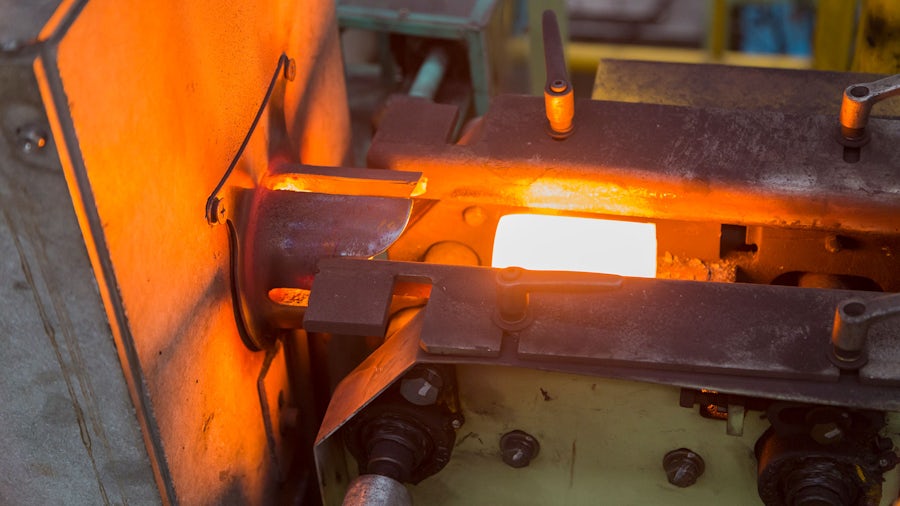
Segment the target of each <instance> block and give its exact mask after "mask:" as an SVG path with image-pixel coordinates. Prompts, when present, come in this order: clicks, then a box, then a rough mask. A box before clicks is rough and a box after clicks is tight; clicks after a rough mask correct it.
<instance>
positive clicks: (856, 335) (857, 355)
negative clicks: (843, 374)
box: [829, 294, 900, 370]
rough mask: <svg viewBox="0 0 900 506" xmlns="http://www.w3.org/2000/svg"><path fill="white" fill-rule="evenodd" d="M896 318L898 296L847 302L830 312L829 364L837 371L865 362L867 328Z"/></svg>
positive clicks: (899, 298)
mask: <svg viewBox="0 0 900 506" xmlns="http://www.w3.org/2000/svg"><path fill="white" fill-rule="evenodd" d="M897 315H900V295H897V294H895V295H889V296H887V297H879V298H876V299H871V300H869V301H864V300H861V299H858V298H853V299H847V300H844V301H842V302H841V303H840V304H838V306H837V309H835V311H834V326H833V327H832V330H831V353H830V354H829V357H831V359H832V362H834V364H835V365H836V366H838V367H840V368H841V369H846V370H856V369H859V368H861V367H862V366H864V365H865V364H866V362H867V361H868V357H867V355H866V340H867V338H868V334H869V327H870V326H871V325H872V324H874V323H877V322H879V321H881V320H884V319H886V318H890V317H893V316H897Z"/></svg>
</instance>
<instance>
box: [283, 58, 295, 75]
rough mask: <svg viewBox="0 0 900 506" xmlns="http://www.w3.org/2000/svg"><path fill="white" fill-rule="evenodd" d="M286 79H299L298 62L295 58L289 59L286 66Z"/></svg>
mask: <svg viewBox="0 0 900 506" xmlns="http://www.w3.org/2000/svg"><path fill="white" fill-rule="evenodd" d="M284 78H285V79H287V80H288V81H293V80H294V79H296V78H297V61H296V60H294V59H293V58H291V59H289V60H288V61H287V63H286V64H285V65H284Z"/></svg>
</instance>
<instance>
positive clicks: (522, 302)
mask: <svg viewBox="0 0 900 506" xmlns="http://www.w3.org/2000/svg"><path fill="white" fill-rule="evenodd" d="M496 280H497V315H496V316H497V318H496V319H495V320H496V322H497V324H498V325H499V326H500V327H501V328H503V329H505V330H510V331H515V330H521V329H523V328H525V327H527V326H528V325H529V324H530V323H531V314H530V312H529V311H528V294H529V293H530V292H537V291H541V292H600V291H607V290H615V289H617V288H619V287H621V286H622V281H623V280H622V277H621V276H616V275H613V274H594V273H587V272H568V271H528V270H525V269H522V268H521V267H507V268H505V269H502V270H500V271H499V272H497V278H496Z"/></svg>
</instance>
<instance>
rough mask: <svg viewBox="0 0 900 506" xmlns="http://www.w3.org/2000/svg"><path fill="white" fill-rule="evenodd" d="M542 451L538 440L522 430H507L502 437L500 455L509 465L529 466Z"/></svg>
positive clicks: (516, 466)
mask: <svg viewBox="0 0 900 506" xmlns="http://www.w3.org/2000/svg"><path fill="white" fill-rule="evenodd" d="M540 451H541V445H540V443H538V440H537V439H536V438H535V437H534V436H532V435H531V434H529V433H527V432H524V431H521V430H514V431H511V432H507V433H506V434H504V435H503V437H501V438H500V455H501V456H502V457H503V462H505V463H506V465H508V466H509V467H514V468H517V469H518V468H521V467H527V466H528V464H531V461H532V460H534V458H535V457H537V456H538V453H540Z"/></svg>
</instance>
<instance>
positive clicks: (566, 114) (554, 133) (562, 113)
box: [542, 10, 575, 140]
mask: <svg viewBox="0 0 900 506" xmlns="http://www.w3.org/2000/svg"><path fill="white" fill-rule="evenodd" d="M542 24H543V27H542V28H543V35H544V65H545V67H546V69H547V82H546V83H545V84H544V108H545V109H546V113H547V121H548V122H549V127H548V130H549V134H550V136H551V137H553V138H554V139H557V140H562V139H565V138H566V137H568V136H569V135H571V133H572V130H573V129H574V124H573V118H574V117H575V93H574V92H573V90H572V83H571V82H569V74H568V72H567V71H566V56H565V53H564V52H563V43H562V36H560V34H559V24H558V23H557V21H556V13H554V12H553V11H551V10H546V11H544V15H543V19H542Z"/></svg>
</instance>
